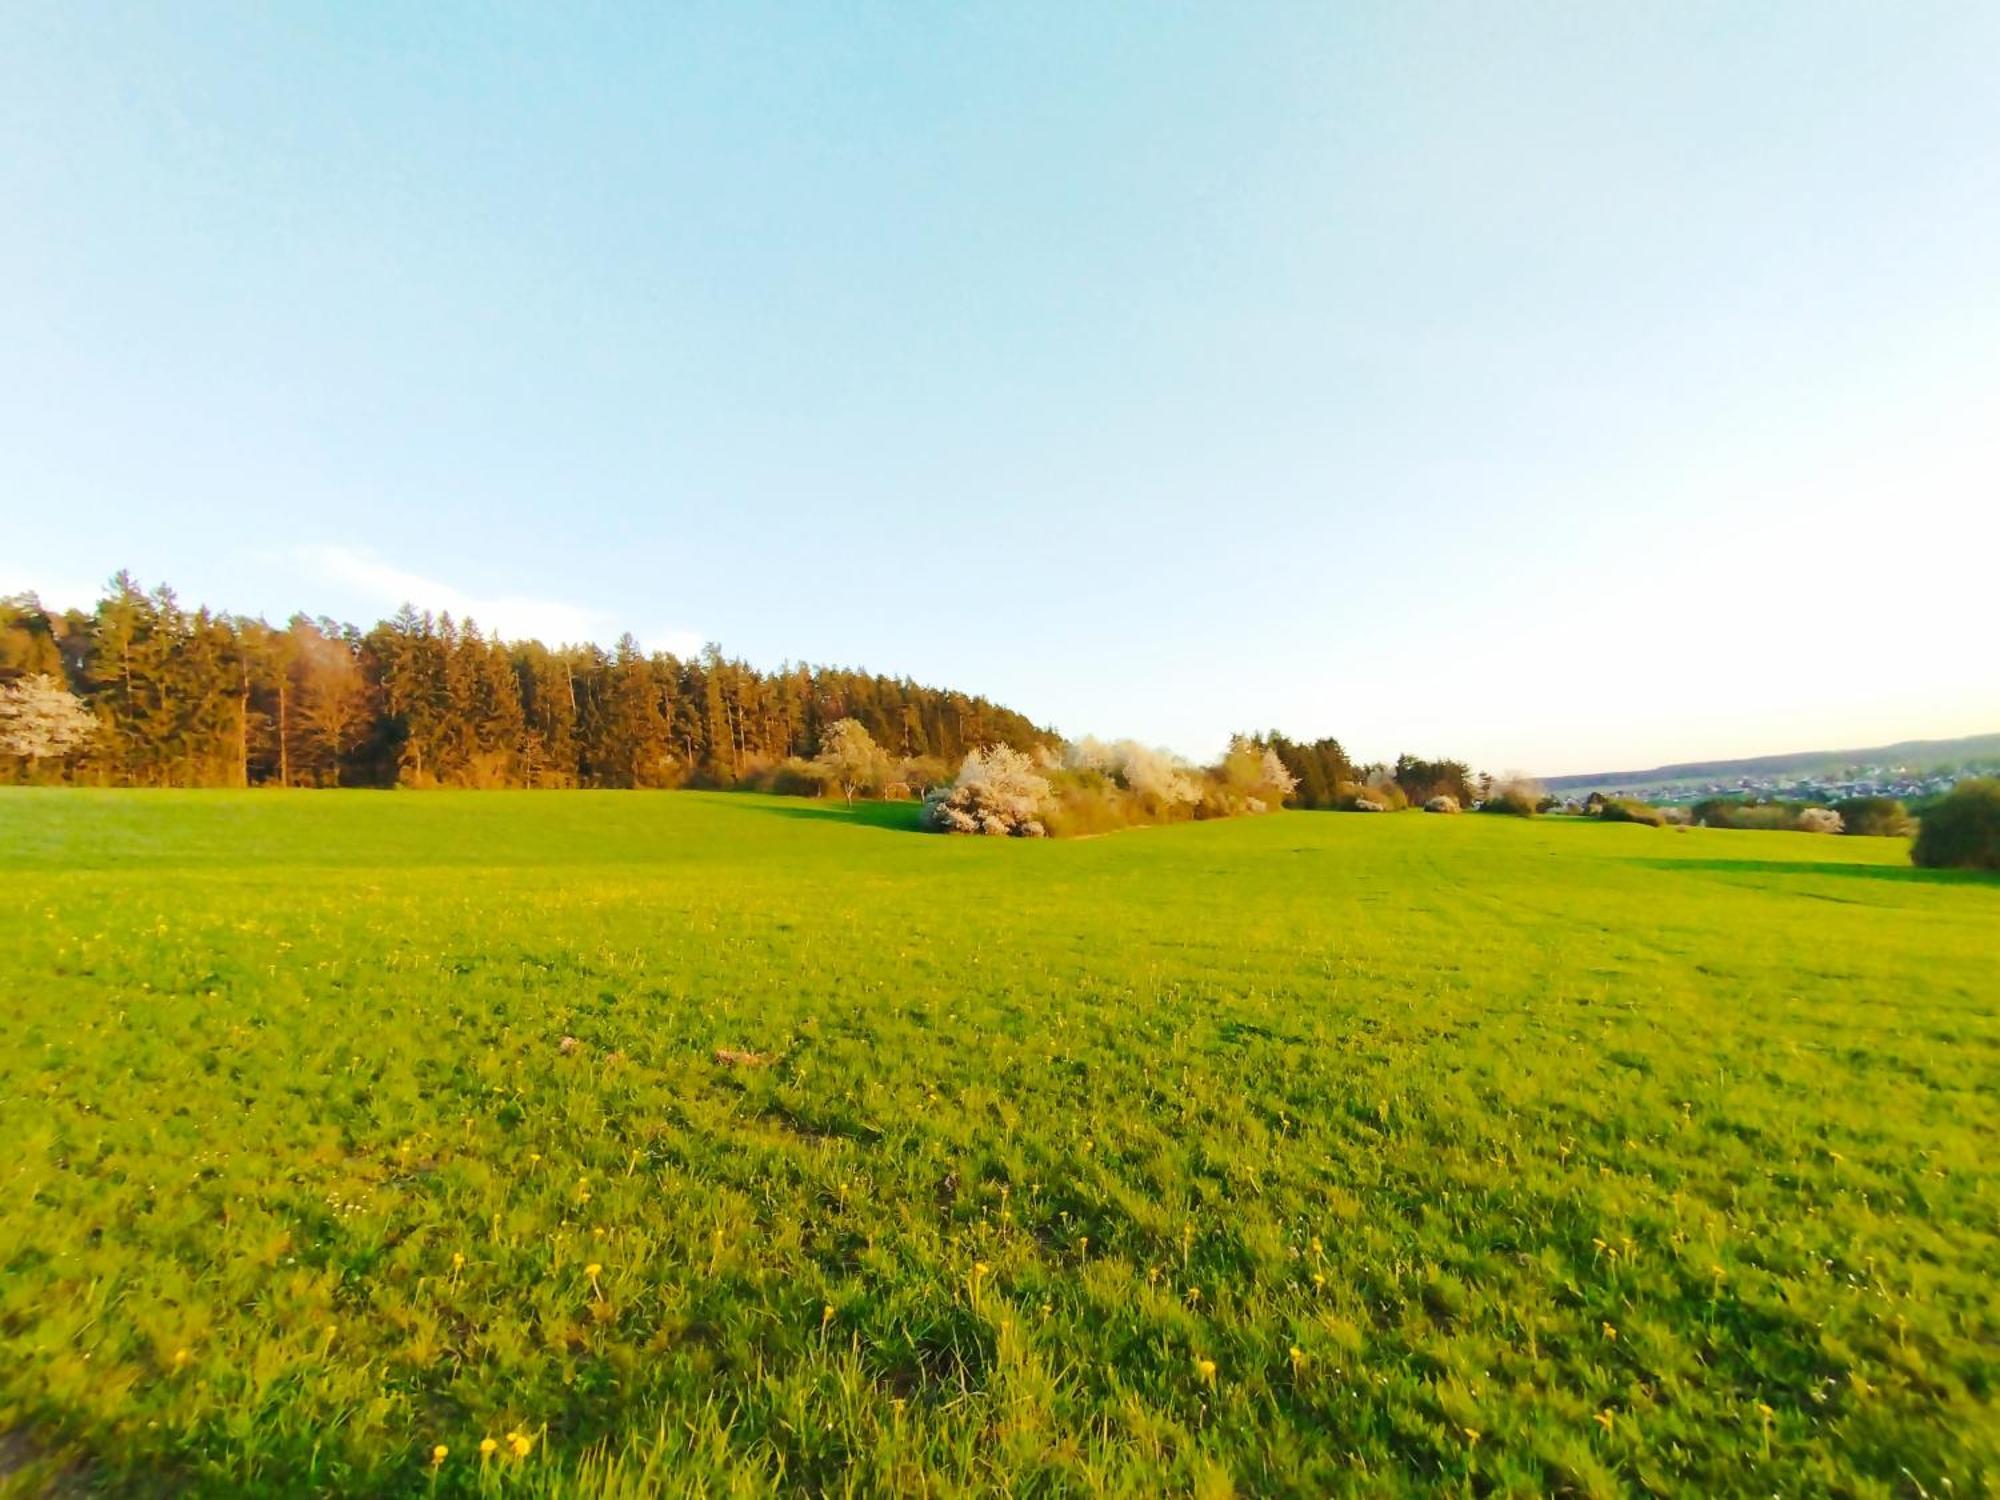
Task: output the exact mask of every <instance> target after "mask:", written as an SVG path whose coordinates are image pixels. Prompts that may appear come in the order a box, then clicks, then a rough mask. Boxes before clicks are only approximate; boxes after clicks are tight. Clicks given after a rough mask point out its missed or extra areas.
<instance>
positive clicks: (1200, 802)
mask: <svg viewBox="0 0 2000 1500" xmlns="http://www.w3.org/2000/svg"><path fill="white" fill-rule="evenodd" d="M1296 785H1297V783H1296V781H1295V779H1294V778H1293V777H1292V775H1291V773H1290V772H1289V771H1287V770H1286V769H1285V766H1284V763H1283V762H1282V761H1281V760H1280V759H1279V757H1278V756H1277V754H1276V753H1275V752H1274V751H1273V750H1271V749H1270V748H1268V747H1265V746H1260V745H1258V744H1256V743H1255V742H1253V741H1250V740H1247V739H1237V740H1236V741H1234V742H1232V744H1231V745H1230V748H1229V753H1228V754H1227V755H1225V756H1224V757H1223V758H1222V759H1221V761H1219V762H1218V763H1217V764H1215V765H1213V766H1207V767H1199V766H1192V765H1189V764H1188V763H1187V762H1185V761H1183V760H1180V759H1178V758H1177V757H1175V756H1172V755H1169V754H1168V753H1167V752H1165V751H1163V750H1155V749H1152V748H1150V747H1148V746H1144V745H1140V744H1137V743H1135V742H1133V741H1131V740H1120V741H1117V742H1116V743H1111V744H1107V743H1104V742H1102V741H1099V740H1091V739H1085V740H1079V741H1077V742H1076V743H1074V744H1070V745H1065V746H1064V747H1063V748H1062V751H1061V752H1060V753H1059V754H1057V753H1050V752H1042V753H1040V754H1038V755H1037V756H1035V757H1030V756H1027V755H1024V754H1022V753H1021V752H1019V751H1015V750H1008V749H1006V748H1005V747H1004V746H999V747H988V748H987V749H984V750H976V751H973V752H972V753H971V754H969V755H967V756H966V758H965V764H964V765H963V766H961V767H960V769H959V773H958V776H957V777H956V779H955V780H954V781H953V782H952V784H951V785H950V786H949V787H946V788H943V789H941V790H939V791H937V792H934V793H932V794H931V796H930V797H929V798H927V799H926V801H925V806H924V823H925V826H926V827H929V828H933V829H935V830H937V831H938V832H940V833H981V834H1011V835H1014V836H1017V837H1029V838H1033V837H1039V836H1041V835H1043V834H1066V835H1076V834H1086V833H1106V832H1109V831H1110V830H1112V829H1115V828H1130V827H1135V826H1138V825H1141V824H1146V823H1169V822H1177V821H1182V820H1186V819H1190V818H1227V817H1237V816H1240V815H1243V814H1247V813H1261V812H1274V811H1276V810H1277V809H1278V808H1280V807H1282V806H1283V805H1284V803H1285V799H1286V797H1287V796H1289V795H1290V794H1291V792H1292V791H1293V789H1294V787H1295V786H1296Z"/></svg>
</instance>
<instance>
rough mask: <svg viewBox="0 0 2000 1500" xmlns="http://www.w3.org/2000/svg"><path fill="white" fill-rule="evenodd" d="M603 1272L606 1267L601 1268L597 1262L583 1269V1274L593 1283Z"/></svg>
mask: <svg viewBox="0 0 2000 1500" xmlns="http://www.w3.org/2000/svg"><path fill="white" fill-rule="evenodd" d="M603 1270H604V1267H602V1266H600V1265H599V1264H598V1263H597V1262H596V1261H592V1262H591V1263H590V1264H589V1265H587V1266H585V1267H584V1268H583V1274H584V1275H586V1276H588V1277H589V1278H590V1279H591V1280H592V1281H595V1280H597V1278H598V1276H599V1274H600V1273H601V1272H602V1271H603Z"/></svg>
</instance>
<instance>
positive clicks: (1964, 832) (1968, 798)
mask: <svg viewBox="0 0 2000 1500" xmlns="http://www.w3.org/2000/svg"><path fill="white" fill-rule="evenodd" d="M1910 858H1911V859H1913V860H1914V861H1916V863H1918V864H1920V865H1922V866H1924V867H1925V868H1927V869H1934V870H2000V777H1992V776H1982V777H1980V778H1979V779H1977V780H1975V781H1961V782H1960V783H1959V784H1958V785H1957V786H1956V787H1954V788H1953V789H1952V790H1951V792H1950V793H1949V794H1947V795H1946V796H1945V798H1944V800H1943V801H1941V802H1939V803H1938V804H1937V805H1936V806H1935V807H1932V808H1931V809H1929V810H1928V811H1927V812H1925V814H1924V817H1923V822H1922V824H1921V825H1920V826H1919V827H1918V829H1917V841H1916V843H1915V844H1913V845H1912V846H1911V848H1910Z"/></svg>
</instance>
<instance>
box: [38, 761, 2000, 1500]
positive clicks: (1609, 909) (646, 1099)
mask: <svg viewBox="0 0 2000 1500" xmlns="http://www.w3.org/2000/svg"><path fill="white" fill-rule="evenodd" d="M914 822H915V813H914V809H912V808H908V807H900V806H885V805H879V804H878V805H866V804H864V805H861V806H858V807H857V808H856V809H855V810H854V811H853V812H852V813H849V812H847V811H846V810H844V809H842V808H841V807H840V806H839V805H838V804H837V803H836V804H832V805H828V804H819V803H810V802H801V801H779V800H777V799H768V798H760V797H752V796H747V795H726V794H713V795H709V794H697V793H671V794H646V793H544V794H533V793H506V792H492V793H468V794H451V793H437V794H407V793H336V792H320V793H280V792H251V793H227V792H210V793H200V792H191V793H164V792H163V793H129V792H128V793H121V792H102V793H100V792H89V791H76V790H56V791H45V792H36V791H28V790H16V791H9V792H0V863H4V868H5V870H6V874H7V877H8V878H7V891H8V900H7V901H6V902H5V904H4V907H0V1025H4V1029H5V1036H6V1042H7V1045H6V1046H5V1048H4V1050H0V1471H5V1472H6V1474H8V1475H9V1476H10V1478H8V1479H0V1488H6V1487H8V1486H10V1485H11V1487H12V1489H13V1490H14V1491H15V1492H17V1493H21V1494H42V1493H45V1492H46V1493H63V1494H68V1493H115V1494H120V1495H146V1494H155V1493H157V1494H167V1493H197V1494H202V1495H239V1494H241V1495H258V1494H273V1495H275V1494H298V1493H333V1494H355V1493H395V1494H427V1495H428V1494H435V1495H440V1496H444V1495H471V1494H482V1495H484V1494H491V1495H517V1494H518V1495H533V1494H600V1493H602V1494H615V1495H638V1494H648V1493H662V1494H682V1493H696V1494H716V1495H737V1494H745V1495H756V1494H765V1493H770V1492H774V1491H779V1490H783V1491H790V1492H800V1491H804V1492H831V1493H858V1494H884V1493H894V1494H899V1495H916V1494H935V1495H946V1494H957V1493H998V1492H1006V1493H1016V1494H1023V1495H1042V1494H1119V1495H1124V1494H1130V1495H1148V1496H1150V1495H1161V1494H1193V1495H1202V1496H1215V1495H1225V1494H1230V1493H1237V1494H1255V1495H1321V1494H1329V1493H1356V1494H1369V1495H1376V1494H1396V1493H1405V1492H1417V1491H1425V1492H1430V1491H1436V1492H1443V1493H1453V1494H1477V1495H1484V1494H1494V1493H1506V1494H1551V1493H1565V1494H1588V1495H1612V1494H1625V1493H1642V1492H1655V1493H1666V1494H1690V1495H1693V1494H1700V1495H1733V1494H1744V1495H1748V1494H1753V1493H1754V1494H1763V1495H1768V1494H1775V1493H1782V1494H1787V1495H1799V1494H1826V1495H1856V1496H1873V1495H1885V1496H1886V1495H1932V1496H1937V1495H1943V1494H1947V1493H1955V1494H1958V1495H1971V1494H1977V1493H1992V1492H1993V1489H1994V1487H1995V1486H1996V1484H2000V1411H1996V1383H1997V1382H2000V1192H1996V1161H2000V1103H1996V1100H2000V1016H1996V1010H1997V1009H2000V882H1996V881H1995V880H1994V879H1992V878H1982V877H1976V876H1959V875H1948V874H1938V873H1932V872H1925V871H1919V870H1914V869H1912V868H1910V867H1909V865H1908V861H1907V846H1906V845H1905V844H1904V843H1903V842H1902V841H1900V840H1887V839H1838V838H1824V837H1820V838H1816V837H1812V836H1810V835H1803V834H1789V833H1747V832H1727V831H1719V830H1700V829H1697V830H1692V831H1675V830H1669V829H1653V828H1644V827H1637V826H1630V825H1623V826H1620V825H1600V824H1597V823H1593V822H1584V821H1581V820H1574V821H1572V820H1564V819H1555V820H1538V821H1535V822H1525V821H1519V820H1515V819H1509V818H1482V817H1472V816H1468V817H1459V818H1441V817H1425V816H1422V815H1420V814H1405V815H1399V816H1386V817H1364V816H1352V815H1341V814H1331V813H1287V814H1282V815H1277V816H1271V817H1263V818H1247V819H1240V820H1235V821H1229V822H1217V823H1201V824H1190V825H1183V826H1176V827H1170V828H1156V829H1144V830H1136V831H1132V832H1128V833H1121V834H1116V835H1112V836H1109V837H1104V838H1098V839H1089V840H1075V841H1050V842H1042V841H1033V842H1029V841H1015V840H981V839H970V838H968V839H951V838H942V837H933V836H925V835H920V834H917V833H915V832H913V831H911V830H912V828H913V826H914Z"/></svg>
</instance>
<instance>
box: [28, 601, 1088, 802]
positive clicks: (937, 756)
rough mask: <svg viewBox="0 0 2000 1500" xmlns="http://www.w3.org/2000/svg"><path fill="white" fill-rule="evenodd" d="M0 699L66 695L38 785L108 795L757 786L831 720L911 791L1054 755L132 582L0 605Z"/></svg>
mask: <svg viewBox="0 0 2000 1500" xmlns="http://www.w3.org/2000/svg"><path fill="white" fill-rule="evenodd" d="M0 681H4V682H7V683H9V684H11V685H14V686H16V687H18V688H20V689H21V690H22V691H23V693H25V691H26V689H27V688H28V686H29V685H30V684H35V685H39V686H42V687H44V688H46V689H47V691H48V692H49V693H54V692H59V691H62V692H67V693H68V694H71V695H73V696H74V698H75V699H76V700H77V701H78V702H79V703H80V705H81V707H82V709H83V710H84V711H85V712H86V713H87V714H88V716H89V723H88V725H87V731H88V732H87V733H84V734H81V735H80V736H79V737H78V738H77V739H76V740H75V741H74V742H73V743H72V744H71V746H70V748H68V749H67V750H66V751H65V752H64V753H63V754H61V756H60V758H58V759H52V760H49V761H46V762H42V761H39V759H38V760H37V764H38V765H39V773H38V774H39V775H40V776H41V778H42V779H48V778H50V777H51V776H56V775H59V776H60V777H61V778H62V779H66V780H69V781H74V782H82V783H89V784H98V785H107V786H155V787H171V786H183V787H198V786H271V787H336V786H350V787H387V786H419V787H428V786H450V787H578V786H588V787H674V786H707V787H731V786H744V785H748V786H757V785H768V784H769V783H770V782H771V779H772V778H773V777H774V775H776V774H777V773H778V769H779V768H780V767H782V766H783V765H784V764H785V763H786V762H787V761H792V760H796V759H797V758H799V757H809V756H813V755H816V754H817V753H818V752H819V750H820V748H821V746H820V740H821V735H822V732H823V731H824V730H825V729H826V728H828V727H829V726H831V725H833V724H834V723H836V722H838V721H840V720H843V719H845V720H853V721H855V722H857V723H859V724H860V725H862V726H863V727H864V728H865V729H866V730H867V731H868V733H869V735H870V736H872V737H873V739H874V740H875V742H876V743H877V744H879V745H880V746H881V747H882V748H883V750H884V751H885V752H886V753H887V754H888V755H889V756H891V757H893V758H894V759H895V761H896V763H897V770H898V773H899V775H900V777H901V779H902V780H904V781H905V782H907V783H909V784H910V785H911V786H913V787H915V788H916V789H917V790H922V788H923V787H924V786H927V785H930V784H933V783H935V782H936V781H939V780H942V779H945V778H947V777H948V776H949V775H950V773H951V770H952V769H953V768H955V767H956V766H957V765H958V763H959V762H960V761H961V760H962V759H963V758H964V756H965V754H966V752H967V751H969V750H971V749H974V748H975V747H978V746H982V745H990V744H1002V745H1010V746H1013V747H1015V748H1017V749H1024V750H1025V749H1030V748H1033V747H1034V746H1037V745H1043V744H1048V743H1051V742H1052V741H1053V739H1054V737H1053V736H1052V735H1051V734H1049V733H1048V732H1046V731H1044V730H1042V729H1040V728H1038V727H1037V726H1036V725H1035V724H1033V723H1032V722H1030V721H1029V720H1028V719H1027V718H1025V717H1024V716H1022V715H1021V714H1018V713H1016V712H1014V711H1013V710H1011V709H1008V708H1004V707H1002V706H1001V705H999V704H996V703H993V702H991V701H990V700H988V699H986V698H983V697H978V696H975V695H969V694H966V693H961V692H955V691H951V690H948V689H941V688H933V687H926V686H921V685H919V684H917V683H914V682H911V681H909V680H907V679H904V678H893V677H883V676H878V675H873V674H869V673H865V672H859V671H852V670H847V669H843V668H834V667H811V666H804V665H796V666H794V665H786V666H781V667H779V668H778V669H777V670H775V671H759V670H758V669H757V668H755V667H752V666H749V665H748V664H746V663H744V662H741V661H738V660H734V659H732V658H730V657H727V656H725V655H723V653H722V651H721V650H720V648H718V647H716V646H714V645H710V646H708V647H707V648H706V649H704V650H703V651H702V652H701V653H700V654H699V655H698V656H696V657H692V658H682V657H678V656H675V655H673V654H671V653H668V652H661V651H652V652H649V651H646V650H644V649H643V648H642V647H641V646H640V645H639V643H638V642H637V641H636V640H634V639H633V637H632V636H630V635H629V634H628V635H626V636H625V637H624V638H623V639H621V640H620V641H619V642H618V643H617V645H616V646H614V647H612V648H611V649H610V650H608V651H607V650H605V649H603V648H601V647H598V646H595V645H588V644H586V645H561V646H547V645H544V644H542V643H541V642H539V641H521V642H507V641H502V640H499V639H497V638H495V637H493V636H490V635H488V634H486V633H484V632H482V631H481V630H480V629H479V627H478V626H477V625H476V624H475V623H474V622H472V621H470V620H465V621H455V620H453V619H452V618H451V616H450V615H449V614H439V615H433V614H431V613H429V612H419V611H417V610H415V609H413V608H411V607H409V606H405V607H404V608H403V609H401V610H399V611H398V612H397V613H396V614H395V615H394V616H393V617H392V618H390V619H387V620H383V621H380V622H378V623H377V624H375V625H374V626H373V627H371V628H369V629H367V630H361V629H358V628H356V627H354V626H352V625H346V624H341V623H339V622H336V621H334V620H330V619H326V618H324V617H322V618H318V619H313V618H309V617H307V616H306V615H304V614H297V615H294V616H292V618H291V619H290V620H289V621H287V622H286V623H285V624H284V625H282V626H274V625H271V624H268V623H266V622H265V621H264V620H261V619H252V618H246V617H243V616H237V615H230V614H226V613H221V612H218V611H212V610H209V609H207V608H199V609H194V610H189V609H187V608H185V607H184V606H183V605H182V604H181V603H180V601H179V600H178V599H177V598H176V597H175V595H174V593H173V591H172V590H171V589H169V588H166V587H159V588H154V589H151V590H148V589H145V588H142V587H141V586H140V584H139V583H138V582H137V581H135V580H134V579H133V578H132V577H131V575H130V574H128V573H120V574H118V575H117V576H116V577H115V578H113V579H112V580H111V582H110V584H109V585H108V586H107V589H106V592H105V594H104V597H103V598H101V599H100V600H98V602H97V604H96V605H95V607H94V608H92V609H90V610H69V611H64V612H60V613H55V612H51V611H49V610H46V609H44V608H43V607H42V605H41V603H40V602H39V601H38V600H37V599H36V598H35V597H34V596H32V595H25V596H17V597H14V598H9V599H5V600H0ZM61 717H62V716H61V714H60V713H56V714H55V715H54V716H53V717H51V718H49V720H48V722H50V723H55V722H56V721H57V720H59V719H60V718H61ZM50 743H51V744H54V743H57V741H50ZM16 758H17V760H18V761H20V762H21V765H20V768H19V769H18V771H17V774H20V775H29V774H37V773H36V772H35V771H33V770H32V769H31V768H30V767H29V765H28V757H27V756H25V755H17V757H16Z"/></svg>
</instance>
